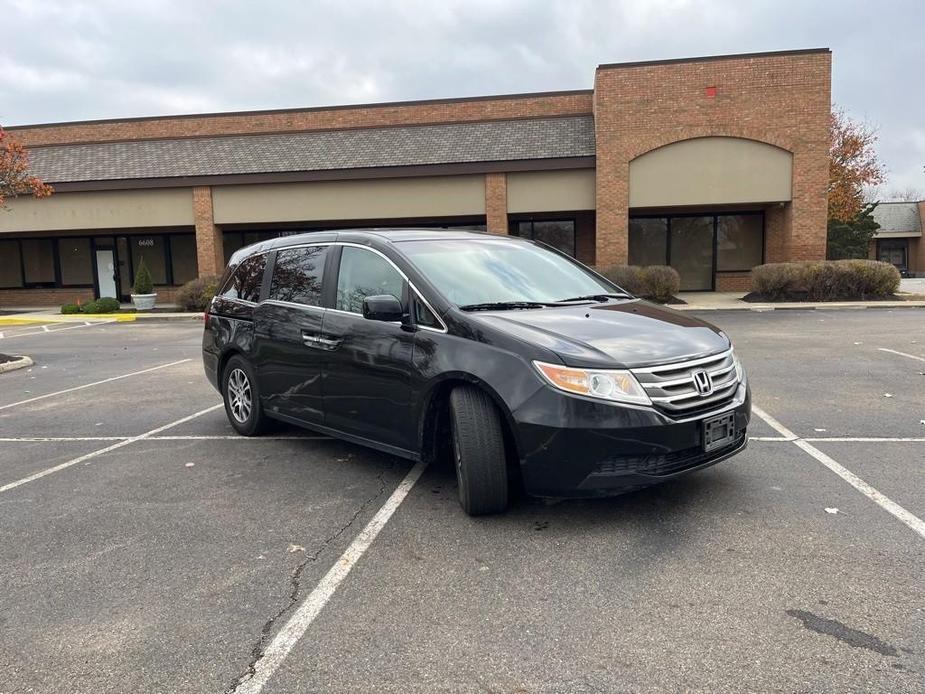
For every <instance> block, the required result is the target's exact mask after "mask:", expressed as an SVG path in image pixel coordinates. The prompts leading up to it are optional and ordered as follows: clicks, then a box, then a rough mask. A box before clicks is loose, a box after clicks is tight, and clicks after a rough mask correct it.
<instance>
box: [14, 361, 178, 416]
mask: <svg viewBox="0 0 925 694" xmlns="http://www.w3.org/2000/svg"><path fill="white" fill-rule="evenodd" d="M188 361H192V359H181V360H180V361H172V362H170V363H169V364H161V365H160V366H152V367H151V368H150V369H142V370H141V371H132V372H131V373H127V374H122V375H121V376H113V377H112V378H104V379H103V380H102V381H94V382H93V383H86V384H84V385H82V386H74V387H73V388H65V389H64V390H56V391H55V392H54V393H45V395H36V396H35V397H34V398H29V399H27V400H20V401H19V402H11V403H10V404H9V405H0V410H6V409H8V408H10V407H16V406H17V405H25V404H27V403H30V402H35V401H36V400H44V399H45V398H53V397H55V396H56V395H64V394H65V393H73V392H74V391H75V390H83V389H84V388H92V387H93V386H99V385H102V384H104V383H112V382H113V381H119V380H121V379H123V378H129V377H130V376H140V375H141V374H146V373H151V372H152V371H157V370H158V369H166V368H167V367H169V366H176V365H177V364H185V363H186V362H188Z"/></svg>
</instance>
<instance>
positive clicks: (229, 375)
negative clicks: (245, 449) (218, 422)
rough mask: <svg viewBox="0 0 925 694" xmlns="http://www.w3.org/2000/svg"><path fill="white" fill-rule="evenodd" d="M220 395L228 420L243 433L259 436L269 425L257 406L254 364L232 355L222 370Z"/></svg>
mask: <svg viewBox="0 0 925 694" xmlns="http://www.w3.org/2000/svg"><path fill="white" fill-rule="evenodd" d="M222 398H223V400H224V401H225V414H226V415H228V422H229V423H230V424H231V426H232V427H233V428H234V430H235V431H236V432H238V433H239V434H241V435H242V436H258V435H259V434H262V433H263V432H264V431H266V429H267V427H268V424H269V422H268V420H267V416H266V415H265V414H264V413H263V407H261V405H260V391H259V390H258V389H257V378H256V375H255V373H254V369H253V367H252V366H251V365H250V364H249V363H248V362H247V360H246V359H244V357H241V356H239V355H235V356H233V357H232V358H231V359H229V360H228V363H227V364H225V370H224V371H223V372H222Z"/></svg>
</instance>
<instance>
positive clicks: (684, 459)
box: [594, 431, 745, 476]
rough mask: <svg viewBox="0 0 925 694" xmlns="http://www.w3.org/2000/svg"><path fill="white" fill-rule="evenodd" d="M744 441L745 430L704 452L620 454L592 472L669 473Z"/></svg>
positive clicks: (699, 448) (716, 454)
mask: <svg viewBox="0 0 925 694" xmlns="http://www.w3.org/2000/svg"><path fill="white" fill-rule="evenodd" d="M743 443H745V432H744V431H743V432H741V433H740V434H739V435H738V436H736V438H735V441H733V442H732V443H730V444H729V445H728V446H724V447H723V448H718V449H717V450H715V451H710V452H709V453H704V450H703V448H701V447H700V446H694V447H693V448H685V449H683V450H680V451H674V452H673V453H666V454H665V455H636V456H630V455H622V456H616V457H613V458H608V459H607V460H602V461H601V462H599V463H598V464H597V466H596V467H595V470H594V474H597V475H627V474H632V473H637V474H640V475H656V476H658V475H671V474H673V473H675V472H682V471H684V470H687V469H689V468H692V467H697V466H698V465H702V464H703V463H706V462H708V461H710V460H713V459H714V458H718V457H720V456H722V455H724V454H726V453H729V452H730V451H734V450H735V449H736V448H738V447H739V446H741V445H742V444H743Z"/></svg>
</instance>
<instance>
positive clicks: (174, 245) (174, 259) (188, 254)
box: [170, 234, 199, 284]
mask: <svg viewBox="0 0 925 694" xmlns="http://www.w3.org/2000/svg"><path fill="white" fill-rule="evenodd" d="M170 265H171V269H172V270H173V283H174V284H186V283H187V282H189V281H190V280H193V279H196V277H197V276H198V275H199V264H198V263H197V261H196V237H195V235H193V234H183V235H177V236H171V237H170Z"/></svg>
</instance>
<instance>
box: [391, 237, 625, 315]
mask: <svg viewBox="0 0 925 694" xmlns="http://www.w3.org/2000/svg"><path fill="white" fill-rule="evenodd" d="M402 251H404V252H405V254H406V255H408V256H409V257H410V258H411V260H412V261H413V262H414V264H415V265H417V267H418V269H420V270H421V272H423V273H424V274H425V275H427V278H428V279H429V280H430V281H431V282H432V283H433V284H434V285H435V286H436V287H437V289H439V290H440V291H441V292H442V293H443V295H444V296H445V297H446V298H447V299H449V300H450V301H452V302H454V303H455V304H457V305H459V306H465V305H467V304H481V303H489V302H496V301H539V302H546V301H561V300H562V299H568V298H571V297H575V296H585V295H587V294H601V293H609V292H613V291H616V289H617V288H616V286H615V285H613V284H610V283H609V282H607V281H606V280H603V279H598V278H596V277H595V276H594V275H592V274H590V273H589V272H588V271H587V270H585V269H584V268H583V267H582V266H581V265H579V264H578V263H576V262H574V261H572V260H569V259H568V258H565V257H563V256H561V255H559V254H558V253H553V252H552V251H550V250H548V249H546V248H542V247H540V246H535V245H533V244H530V243H524V242H522V241H508V240H502V239H498V240H491V241H489V240H485V241H482V240H478V241H477V240H466V241H449V240H448V241H411V242H407V243H402Z"/></svg>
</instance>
